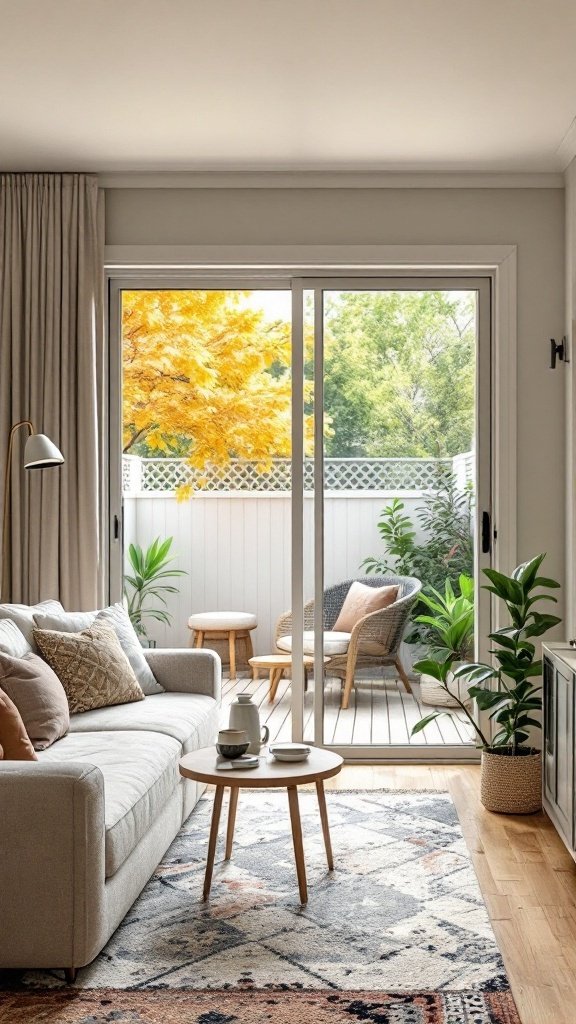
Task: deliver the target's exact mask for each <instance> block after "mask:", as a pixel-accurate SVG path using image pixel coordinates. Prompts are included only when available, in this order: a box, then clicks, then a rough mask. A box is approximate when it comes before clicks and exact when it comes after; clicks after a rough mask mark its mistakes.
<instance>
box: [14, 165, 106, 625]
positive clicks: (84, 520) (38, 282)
mask: <svg viewBox="0 0 576 1024" xmlns="http://www.w3.org/2000/svg"><path fill="white" fill-rule="evenodd" d="M103 212H104V211H103V193H102V192H101V190H99V189H98V184H97V180H96V178H95V177H93V176H90V175H84V174H2V175H0V488H2V487H3V478H4V466H5V459H6V453H7V445H8V435H9V432H10V428H11V426H12V424H13V423H15V422H17V421H18V420H31V421H32V423H33V424H34V427H35V430H36V431H37V432H41V433H45V434H48V436H49V437H50V438H51V439H52V440H53V441H54V442H55V443H56V444H57V445H58V447H59V448H60V449H61V451H62V454H63V455H64V458H65V460H66V462H65V465H64V466H62V467H60V468H58V469H45V470H37V471H29V472H25V471H24V470H23V468H22V466H23V452H24V444H25V441H26V437H27V431H26V429H25V428H21V429H20V430H19V431H18V433H17V435H16V438H15V446H14V452H13V458H12V459H11V466H10V473H11V495H10V497H11V500H10V506H9V516H8V531H9V532H8V545H7V548H8V553H7V557H6V559H5V560H4V561H5V563H6V564H4V565H3V566H2V575H1V580H2V589H1V600H2V601H3V602H5V601H18V602H23V603H26V604H28V603H33V602H36V601H38V600H43V599H45V598H48V597H56V598H59V599H60V600H61V601H62V603H63V605H64V607H65V608H69V609H75V608H78V609H83V608H85V609H88V608H96V607H99V606H100V605H101V604H102V599H103V588H104V573H103V566H102V564H101V563H102V560H103V559H102V552H101V537H100V522H101V516H100V502H101V491H102V487H101V482H102V481H101V466H102V443H101V437H102V436H103V427H102V416H103V380H104V375H103V360H104V345H103V257H104V223H103ZM3 499H4V495H3V494H0V502H3ZM1 508H2V504H0V509H1Z"/></svg>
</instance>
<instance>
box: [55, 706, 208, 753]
mask: <svg viewBox="0 0 576 1024" xmlns="http://www.w3.org/2000/svg"><path fill="white" fill-rule="evenodd" d="M118 729H134V730H141V729H145V730H151V731H154V732H159V733H162V734H163V735H165V736H171V737H172V738H173V739H175V740H178V743H179V744H180V745H181V748H182V749H181V752H182V753H183V754H189V753H190V752H191V751H193V750H198V748H199V747H207V746H209V745H210V744H211V743H214V742H215V740H216V736H217V733H218V704H217V702H216V701H215V700H214V698H213V697H208V696H207V695H206V694H203V693H159V694H156V695H155V696H152V697H146V700H144V701H141V702H140V703H139V704H121V705H118V706H117V707H110V708H98V710H97V711H85V712H84V714H82V715H72V717H71V719H70V732H73V733H79V732H94V731H96V730H97V731H116V730H118Z"/></svg>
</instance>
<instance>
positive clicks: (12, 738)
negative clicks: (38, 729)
mask: <svg viewBox="0 0 576 1024" xmlns="http://www.w3.org/2000/svg"><path fill="white" fill-rule="evenodd" d="M0 746H1V747H2V750H3V752H4V760H5V761H37V760H38V757H37V755H36V751H35V750H34V747H33V746H32V744H31V742H30V740H29V738H28V733H27V732H26V729H25V728H24V722H23V721H22V719H21V717H20V712H19V711H18V708H17V707H16V705H15V704H14V702H13V701H11V700H10V697H9V696H8V694H7V693H3V692H2V690H0Z"/></svg>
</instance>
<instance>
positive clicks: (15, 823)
mask: <svg viewBox="0 0 576 1024" xmlns="http://www.w3.org/2000/svg"><path fill="white" fill-rule="evenodd" d="M145 655H146V658H147V660H148V663H149V665H150V667H151V669H152V671H153V673H154V676H155V677H156V679H157V681H158V682H159V683H160V684H161V685H162V686H163V687H164V690H165V692H164V693H159V694H155V695H153V696H147V697H146V698H145V700H143V701H139V702H137V703H134V704H122V705H118V706H116V707H108V708H100V709H99V710H96V711H87V712H85V713H84V714H81V715H73V716H72V719H71V726H70V732H69V733H68V735H67V736H65V737H64V738H63V739H61V740H59V741H58V742H57V743H54V744H53V746H51V747H49V748H48V750H45V751H43V752H41V753H39V755H38V756H39V761H38V762H23V761H0V967H3V968H26V967H28V968H41V967H51V968H64V969H65V970H66V976H67V978H68V979H69V980H71V979H73V977H74V975H75V971H76V969H77V968H78V967H82V966H84V965H85V964H88V963H89V962H90V961H91V960H93V959H94V957H95V956H96V955H97V954H98V953H99V952H100V950H101V949H102V947H103V946H104V945H105V943H106V942H107V940H108V939H109V938H110V936H111V935H112V932H113V931H114V930H115V929H116V928H117V927H118V925H119V923H120V921H121V920H122V918H123V917H124V915H125V914H126V912H127V911H128V909H129V908H130V906H131V905H132V903H133V902H134V900H135V899H136V897H137V896H138V894H139V893H140V891H141V890H142V888H143V887H144V885H145V884H146V882H147V881H148V879H149V878H150V876H151V875H152V873H153V872H154V869H155V868H156V866H157V864H158V863H159V861H160V859H161V857H162V855H163V854H164V853H165V851H166V849H167V848H168V846H169V845H170V843H171V842H172V840H173V839H174V837H175V835H176V834H177V832H178V830H179V828H180V826H181V825H182V823H183V821H184V820H185V819H186V818H187V817H188V815H189V814H190V812H191V811H192V809H193V807H194V805H195V804H196V801H197V800H198V798H199V796H200V794H201V788H200V787H198V785H197V784H196V783H194V782H191V781H189V780H184V779H182V778H181V777H180V775H179V771H178V761H179V759H180V757H181V756H182V755H183V754H184V753H187V752H189V751H191V750H196V749H197V748H199V747H203V746H207V745H208V744H210V743H212V742H214V740H215V738H216V734H217V730H218V716H219V705H220V680H221V671H220V661H219V658H218V657H217V655H215V654H214V653H213V652H211V651H206V650H202V651H197V650H151V651H146V652H145Z"/></svg>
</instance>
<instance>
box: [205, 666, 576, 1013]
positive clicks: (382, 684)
mask: <svg viewBox="0 0 576 1024" xmlns="http://www.w3.org/2000/svg"><path fill="white" fill-rule="evenodd" d="M242 690H249V691H250V692H251V693H252V697H253V700H254V701H255V703H256V704H257V705H258V707H259V709H260V720H261V722H262V724H263V725H264V724H266V725H267V726H268V728H269V729H270V740H271V741H276V742H278V741H284V742H285V741H287V740H290V739H291V738H292V737H291V727H290V696H291V687H290V680H289V679H286V678H283V679H281V680H280V684H279V686H278V691H277V694H276V698H275V700H274V702H273V703H272V704H270V703H269V701H268V676H267V675H265V676H264V675H263V676H262V677H261V678H260V679H258V680H257V681H256V682H253V681H252V679H250V678H249V676H248V675H247V673H243V675H242V677H241V678H239V679H237V680H236V681H230V679H228V678H224V680H223V683H222V722H223V726H224V727H225V726H226V725H227V724H228V708H229V706H230V704H231V702H232V701H233V700H234V698H235V696H236V694H237V693H238V692H239V691H242ZM313 690H314V680H313V679H312V680H311V682H310V687H309V690H308V692H307V693H306V694H305V695H304V737H305V738H306V739H307V740H308V741H309V742H310V741H312V738H313V736H312V734H313V728H314V727H313V721H312V717H313V699H314V692H313ZM340 695H341V686H340V680H339V679H327V680H326V684H325V716H324V729H325V739H326V742H327V743H336V744H338V743H341V744H349V743H351V744H369V743H386V744H388V743H389V744H410V745H411V746H417V747H423V746H427V745H428V744H434V745H435V746H444V745H446V744H448V743H450V744H460V743H468V744H469V743H470V742H471V740H472V729H471V727H470V726H469V725H468V722H467V721H466V718H465V716H464V715H463V714H462V713H461V712H459V713H458V714H457V715H454V716H451V717H448V716H443V717H442V718H440V719H438V720H437V721H436V722H434V723H432V724H431V725H430V726H429V727H428V728H427V729H425V730H424V731H423V732H421V733H418V734H417V735H416V736H413V737H411V736H410V731H411V729H412V726H413V725H414V724H415V723H416V722H417V721H418V719H419V718H422V717H423V716H424V715H425V714H429V713H430V712H431V711H433V710H434V709H433V708H432V707H429V706H428V705H424V704H421V702H420V687H419V685H418V683H414V684H413V693H412V694H410V693H407V692H406V690H405V689H404V686H403V685H402V683H401V682H400V681H399V680H398V679H395V678H394V677H393V676H390V677H387V678H386V679H383V678H382V676H380V677H379V678H377V679H370V678H364V679H359V680H358V681H357V684H356V686H354V688H353V690H352V694H351V697H350V706H349V707H348V708H347V710H346V711H342V710H341V708H340ZM575 1019H576V1018H575Z"/></svg>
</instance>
